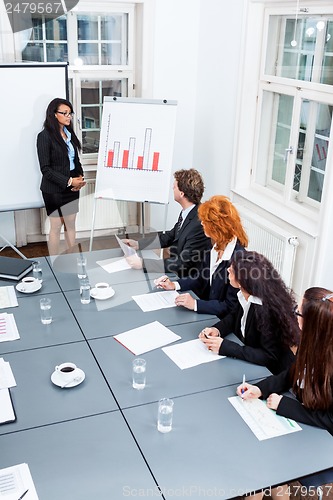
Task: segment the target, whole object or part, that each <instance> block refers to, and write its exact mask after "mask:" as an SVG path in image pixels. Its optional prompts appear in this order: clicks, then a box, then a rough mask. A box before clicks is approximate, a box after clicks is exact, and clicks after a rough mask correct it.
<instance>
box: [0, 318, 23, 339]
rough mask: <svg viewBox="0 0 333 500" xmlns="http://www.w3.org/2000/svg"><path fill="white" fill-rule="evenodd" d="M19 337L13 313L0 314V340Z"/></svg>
mask: <svg viewBox="0 0 333 500" xmlns="http://www.w3.org/2000/svg"><path fill="white" fill-rule="evenodd" d="M19 338H20V335H19V332H18V329H17V326H16V321H15V318H14V314H8V313H1V314H0V342H6V341H7V340H17V339H19Z"/></svg>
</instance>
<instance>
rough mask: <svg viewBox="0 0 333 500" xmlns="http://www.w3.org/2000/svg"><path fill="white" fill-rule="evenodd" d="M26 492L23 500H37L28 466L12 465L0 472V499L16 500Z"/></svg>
mask: <svg viewBox="0 0 333 500" xmlns="http://www.w3.org/2000/svg"><path fill="white" fill-rule="evenodd" d="M27 490H28V493H27V494H26V495H25V496H24V500H38V495H37V492H36V488H35V485H34V482H33V479H32V477H31V474H30V469H29V466H28V464H19V465H14V466H13V467H7V468H6V469H1V470H0V498H3V499H4V500H17V499H18V498H20V497H21V495H22V494H23V493H24V492H25V491H27Z"/></svg>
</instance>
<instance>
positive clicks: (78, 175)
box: [37, 98, 85, 255]
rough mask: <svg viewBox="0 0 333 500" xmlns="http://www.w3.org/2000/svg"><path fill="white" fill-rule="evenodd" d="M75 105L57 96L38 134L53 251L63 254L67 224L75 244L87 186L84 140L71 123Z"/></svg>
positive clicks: (69, 243) (69, 239)
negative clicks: (82, 193)
mask: <svg viewBox="0 0 333 500" xmlns="http://www.w3.org/2000/svg"><path fill="white" fill-rule="evenodd" d="M73 114H74V112H73V106H72V104H71V103H70V102H69V101H67V100H66V99H60V98H56V99H53V100H52V101H51V102H50V104H49V105H48V107H47V110H46V118H45V121H44V129H43V130H42V132H40V133H39V134H38V136H37V153H38V159H39V164H40V169H41V172H42V182H41V185H40V189H41V191H42V196H43V199H44V204H45V208H46V212H47V215H48V216H49V217H50V235H49V253H50V255H57V254H59V243H60V231H61V227H62V226H64V232H65V240H66V244H67V247H68V249H70V248H72V247H73V246H74V245H75V219H76V214H77V212H78V211H79V191H80V189H81V188H82V187H83V186H84V185H85V182H84V177H83V170H82V166H81V162H80V160H79V155H78V151H81V143H80V141H79V139H78V138H77V136H76V135H75V132H74V130H73V128H72V125H71V120H72V117H73Z"/></svg>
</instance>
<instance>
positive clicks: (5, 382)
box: [0, 358, 16, 389]
mask: <svg viewBox="0 0 333 500" xmlns="http://www.w3.org/2000/svg"><path fill="white" fill-rule="evenodd" d="M15 386H16V381H15V378H14V375H13V372H12V369H11V367H10V363H9V362H8V361H5V360H4V359H3V358H0V389H6V388H9V387H15Z"/></svg>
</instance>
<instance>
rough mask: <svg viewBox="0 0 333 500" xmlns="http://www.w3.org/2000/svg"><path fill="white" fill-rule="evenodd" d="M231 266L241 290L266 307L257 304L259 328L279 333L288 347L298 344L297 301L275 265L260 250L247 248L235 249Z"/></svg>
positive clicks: (275, 333) (265, 331)
mask: <svg viewBox="0 0 333 500" xmlns="http://www.w3.org/2000/svg"><path fill="white" fill-rule="evenodd" d="M231 266H232V268H233V270H234V273H235V278H236V280H237V281H238V283H239V285H240V287H241V289H243V290H245V291H246V292H247V293H249V294H250V295H253V296H255V297H258V298H259V299H261V301H262V306H260V305H256V304H253V306H254V311H255V316H256V320H257V324H258V328H259V329H260V330H261V331H262V332H263V333H264V334H265V335H274V336H276V335H279V338H280V340H281V342H282V344H283V345H284V346H285V347H292V346H296V345H298V343H299V335H300V331H299V327H298V323H297V319H296V316H295V314H294V306H295V304H296V302H295V300H294V298H293V296H292V293H291V292H290V291H289V290H288V289H287V287H286V285H285V283H284V281H283V280H282V278H281V276H280V275H279V273H278V271H277V270H276V269H275V268H274V267H273V264H272V263H271V262H270V261H269V260H268V259H266V257H264V256H263V255H261V254H259V253H257V252H252V251H247V250H244V251H238V252H235V254H234V257H233V259H232V262H231Z"/></svg>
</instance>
